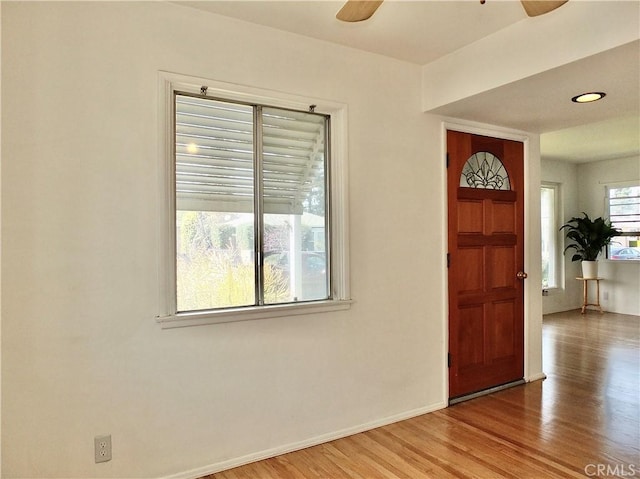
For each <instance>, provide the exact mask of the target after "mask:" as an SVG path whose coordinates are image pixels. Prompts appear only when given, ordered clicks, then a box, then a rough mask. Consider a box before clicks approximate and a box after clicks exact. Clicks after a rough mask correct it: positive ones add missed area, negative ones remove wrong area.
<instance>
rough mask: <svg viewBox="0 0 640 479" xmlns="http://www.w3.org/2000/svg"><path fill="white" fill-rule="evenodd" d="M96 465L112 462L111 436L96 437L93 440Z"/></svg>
mask: <svg viewBox="0 0 640 479" xmlns="http://www.w3.org/2000/svg"><path fill="white" fill-rule="evenodd" d="M93 444H94V449H95V455H96V463H98V462H107V461H110V460H111V435H104V436H96V437H95V438H94V439H93Z"/></svg>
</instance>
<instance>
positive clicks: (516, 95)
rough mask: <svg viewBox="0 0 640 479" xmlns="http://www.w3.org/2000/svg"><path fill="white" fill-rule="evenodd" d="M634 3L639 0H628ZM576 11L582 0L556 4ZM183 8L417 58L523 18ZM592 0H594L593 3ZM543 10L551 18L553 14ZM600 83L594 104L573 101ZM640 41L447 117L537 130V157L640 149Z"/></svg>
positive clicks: (421, 0) (424, 8) (492, 2)
mask: <svg viewBox="0 0 640 479" xmlns="http://www.w3.org/2000/svg"><path fill="white" fill-rule="evenodd" d="M631 1H632V2H635V3H637V4H638V6H639V8H638V14H639V15H640V0H631ZM577 2H581V8H584V7H585V5H586V7H587V8H588V3H587V2H585V0H571V1H570V2H569V3H568V4H566V5H565V6H563V7H561V8H563V9H570V8H575V7H573V6H572V5H576V4H577ZM179 3H180V4H181V5H186V6H189V7H194V8H198V9H201V10H206V11H209V12H212V13H216V14H220V15H225V16H229V17H234V18H237V19H240V20H244V21H248V22H252V23H256V24H260V25H264V26H268V27H272V28H276V29H280V30H285V31H289V32H292V33H297V34H300V35H305V36H309V37H313V38H317V39H320V40H324V41H328V42H332V43H337V44H340V45H344V46H348V47H352V48H356V49H359V50H364V51H368V52H372V53H377V54H381V55H385V56H388V57H392V58H396V59H398V60H403V61H408V62H411V63H415V64H418V65H424V64H427V63H429V62H431V61H433V60H436V59H438V58H440V57H442V56H444V55H446V54H448V53H451V52H453V51H455V50H457V49H460V48H462V47H464V46H465V45H468V44H470V43H473V42H475V41H477V40H479V39H481V38H483V37H486V36H488V35H491V34H492V33H494V32H496V31H498V30H501V29H503V28H505V27H508V26H510V25H512V24H514V23H517V22H521V21H536V20H539V19H529V18H528V17H527V16H526V14H525V12H524V10H523V9H522V6H521V5H520V2H519V1H514V0H506V1H505V0H487V2H486V3H485V4H484V5H481V4H480V2H479V0H464V1H455V0H448V1H433V0H429V1H426V0H413V1H409V0H386V1H385V2H384V3H383V4H382V5H381V6H380V8H379V9H378V11H377V12H376V14H375V15H374V16H373V17H372V18H371V19H370V20H368V21H365V22H360V23H352V24H349V23H344V22H340V21H338V20H336V19H335V14H336V12H337V11H338V10H339V9H340V8H341V6H342V4H343V2H341V1H338V2H335V1H323V0H298V1H278V0H261V1H238V0H235V1H195V2H193V1H184V2H183V1H181V2H179ZM593 3H595V2H593ZM547 15H554V12H551V13H549V14H547ZM595 89H597V90H600V91H605V92H607V96H606V97H605V99H603V100H602V101H600V102H597V103H593V104H588V105H577V104H574V103H572V102H571V101H570V98H571V97H572V96H574V95H576V94H578V93H582V92H584V91H593V90H595ZM639 91H640V42H638V41H636V42H633V43H631V44H627V45H625V46H622V47H618V48H614V49H612V50H609V51H607V52H604V53H600V54H598V55H594V56H592V57H588V58H586V59H584V60H580V61H577V62H574V63H571V64H568V65H565V66H563V67H560V68H556V69H553V70H549V71H547V72H544V73H542V74H538V75H535V76H533V77H529V78H527V79H524V80H521V81H517V82H514V83H511V84H507V85H505V86H503V87H500V88H497V89H494V90H491V91H487V92H485V93H482V94H479V95H475V96H473V97H470V98H466V99H464V100H461V101H458V102H454V103H451V104H449V105H445V106H444V107H441V108H438V109H437V110H435V112H436V113H440V114H443V115H446V116H451V117H455V118H462V119H467V120H473V121H479V122H483V123H489V124H494V125H499V126H504V127H509V128H516V129H521V130H525V131H531V132H538V133H542V136H541V149H542V155H543V158H549V159H557V160H565V161H572V162H585V161H596V160H601V159H610V158H617V157H624V156H634V155H640V129H639V121H638V118H639V117H640V95H639Z"/></svg>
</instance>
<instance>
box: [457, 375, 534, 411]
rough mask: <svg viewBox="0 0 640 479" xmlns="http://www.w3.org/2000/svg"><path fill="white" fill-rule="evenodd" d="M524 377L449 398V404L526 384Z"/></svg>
mask: <svg viewBox="0 0 640 479" xmlns="http://www.w3.org/2000/svg"><path fill="white" fill-rule="evenodd" d="M524 383H525V380H524V379H518V380H517V381H512V382H510V383H505V384H501V385H500V386H494V387H492V388H489V389H483V390H482V391H477V392H475V393H471V394H466V395H464V396H458V397H456V398H452V399H449V406H453V405H454V404H458V403H461V402H464V401H469V400H471V399H475V398H477V397H480V396H486V395H487V394H493V393H495V392H498V391H502V390H503V389H509V388H512V387H515V386H520V385H521V384H524Z"/></svg>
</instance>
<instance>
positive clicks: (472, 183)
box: [460, 151, 511, 190]
mask: <svg viewBox="0 0 640 479" xmlns="http://www.w3.org/2000/svg"><path fill="white" fill-rule="evenodd" d="M460 186H461V187H463V188H485V189H488V190H510V189H511V183H510V182H509V174H508V173H507V170H506V169H505V168H504V165H503V164H502V161H500V159H499V158H498V157H497V156H495V155H492V154H491V153H489V152H487V151H480V152H478V153H475V154H473V155H472V156H471V157H470V158H469V159H468V160H467V162H466V163H465V164H464V167H463V168H462V174H461V175H460Z"/></svg>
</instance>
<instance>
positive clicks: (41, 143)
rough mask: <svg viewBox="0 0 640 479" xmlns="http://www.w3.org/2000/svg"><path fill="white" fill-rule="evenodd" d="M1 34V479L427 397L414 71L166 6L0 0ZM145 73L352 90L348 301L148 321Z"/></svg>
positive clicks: (435, 194) (438, 402) (123, 473)
mask: <svg viewBox="0 0 640 479" xmlns="http://www.w3.org/2000/svg"><path fill="white" fill-rule="evenodd" d="M2 45H3V48H4V50H3V52H2V53H3V55H2V62H3V68H2V88H3V90H2V93H3V95H2V98H3V104H2V128H3V130H2V138H3V142H2V158H3V164H2V169H3V170H2V207H3V210H2V213H3V215H2V234H3V237H2V258H3V262H2V279H3V281H2V319H3V325H2V326H3V331H2V341H3V344H2V346H3V347H2V355H3V358H2V359H3V361H2V382H3V388H2V396H3V397H2V400H3V403H2V448H3V455H2V461H3V464H2V470H3V474H4V475H5V477H7V478H11V477H43V478H44V477H83V478H89V477H127V478H134V477H160V476H167V475H170V474H176V475H180V474H184V476H180V477H187V476H189V473H185V471H189V470H191V469H194V468H195V469H196V471H193V474H192V476H193V475H195V474H196V473H202V474H204V473H205V472H209V471H211V470H213V469H215V468H217V467H219V466H225V465H226V466H229V465H232V464H233V463H234V462H235V461H242V460H244V459H251V458H257V457H259V456H260V455H261V454H263V453H264V454H267V455H268V454H270V453H273V452H275V451H280V450H282V449H284V448H286V447H288V445H293V446H300V445H302V444H305V443H311V442H314V441H318V440H322V439H328V438H330V437H333V436H336V435H340V434H345V433H347V432H350V431H355V430H358V429H362V428H367V427H371V426H373V425H376V424H380V423H383V422H385V421H391V420H395V419H398V418H401V417H405V416H410V415H412V414H417V413H420V412H424V411H428V410H432V409H436V408H439V407H443V406H444V405H445V398H446V395H447V392H446V384H445V372H446V367H445V364H444V359H445V354H444V353H445V351H446V345H445V339H444V338H445V337H446V331H445V324H446V314H445V304H446V296H445V294H446V272H445V270H444V255H445V244H446V242H445V237H446V232H445V230H444V229H443V225H445V224H446V220H445V218H444V215H445V212H446V204H445V199H446V195H445V191H444V178H445V172H444V161H443V155H442V125H441V121H440V119H439V118H437V117H434V116H430V115H425V114H423V113H422V112H421V69H420V68H419V67H417V66H415V65H410V64H407V63H403V62H399V61H394V60H390V59H385V58H382V57H379V56H376V55H372V54H366V53H362V52H357V51H355V50H351V49H347V48H343V47H338V46H335V45H331V44H328V43H325V42H320V41H315V40H310V39H306V38H302V37H299V36H295V35H292V34H287V33H283V32H278V31H275V30H272V29H269V28H263V27H259V26H256V25H252V24H247V23H242V22H239V21H235V20H231V19H226V18H223V17H218V16H214V15H207V14H203V13H202V12H199V11H195V10H191V9H189V8H186V7H183V6H179V5H175V4H168V3H164V2H162V3H161V2H140V3H117V2H114V3H106V2H105V3H103V2H96V3H79V2H66V3H65V2H62V3H48V2H37V3H36V2H9V3H3V5H2ZM159 70H166V71H172V72H177V73H182V74H187V75H194V76H199V77H204V78H211V79H214V80H219V81H223V82H230V83H237V84H241V85H249V86H255V87H259V88H262V89H272V90H278V91H282V92H288V93H291V94H296V95H305V96H310V97H318V98H325V99H327V100H333V101H338V102H343V103H346V104H348V109H349V138H348V141H349V153H350V155H349V163H350V164H349V168H350V172H349V176H350V189H349V192H350V218H351V224H350V228H351V292H352V297H353V299H354V300H355V303H354V305H353V306H352V308H351V309H350V310H349V311H345V312H339V313H332V314H317V315H306V316H297V317H289V318H276V319H269V320H261V321H247V322H242V323H228V324H218V325H213V326H203V327H193V328H183V329H174V330H161V329H160V327H159V326H158V325H157V324H156V322H155V320H154V316H155V315H156V314H157V313H158V309H159V306H158V304H157V297H156V291H157V289H158V284H157V283H158V278H157V275H158V257H157V256H158V251H157V244H158V237H157V221H158V218H157V201H158V191H157V190H158V188H157V176H158V172H159V168H160V166H161V164H162V161H161V159H160V158H158V155H157V149H158V143H159V139H158V124H157V121H158V104H157V101H158V100H157V99H158V91H157V88H158V71H159ZM381 93H384V94H381ZM533 143H534V145H533V147H532V151H533V154H532V156H531V157H530V158H529V159H528V166H527V172H528V173H527V174H528V175H530V177H531V178H533V183H532V184H539V147H538V143H537V138H534V141H533ZM534 190H535V188H532V189H530V190H528V194H527V199H528V201H529V203H530V205H529V209H528V222H527V224H528V227H527V228H528V231H529V235H530V238H534V239H535V238H539V226H536V225H538V224H539V195H536V194H535V193H534ZM536 198H537V200H536ZM536 201H537V203H536ZM536 215H537V216H536ZM536 228H537V229H536ZM536 251H537V257H536V254H535V252H536ZM527 254H528V256H527V260H526V261H527V262H528V263H529V264H530V265H531V268H533V271H534V273H533V274H534V279H535V278H536V277H537V279H538V280H539V250H536V249H535V248H534V249H532V250H530V251H529V252H528V253H527ZM532 255H533V256H532ZM534 257H535V258H534ZM536 261H537V263H536ZM534 263H535V264H537V265H538V266H537V268H538V269H537V270H536V269H535V268H536V266H535V264H534ZM528 294H529V293H528ZM529 296H530V297H529V298H528V300H527V311H528V314H529V316H530V320H529V323H528V326H527V328H528V330H527V331H528V336H527V337H528V341H529V342H528V346H529V348H530V351H529V353H528V357H527V375H528V376H529V377H539V375H540V368H541V359H540V317H541V314H540V313H541V311H539V309H540V301H539V296H538V295H537V294H534V295H531V294H529ZM104 433H110V434H111V435H112V438H113V460H112V461H111V462H108V463H103V464H99V465H96V464H94V461H93V437H94V436H95V435H98V434H104ZM52 438H54V440H52ZM176 477H178V476H176Z"/></svg>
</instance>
